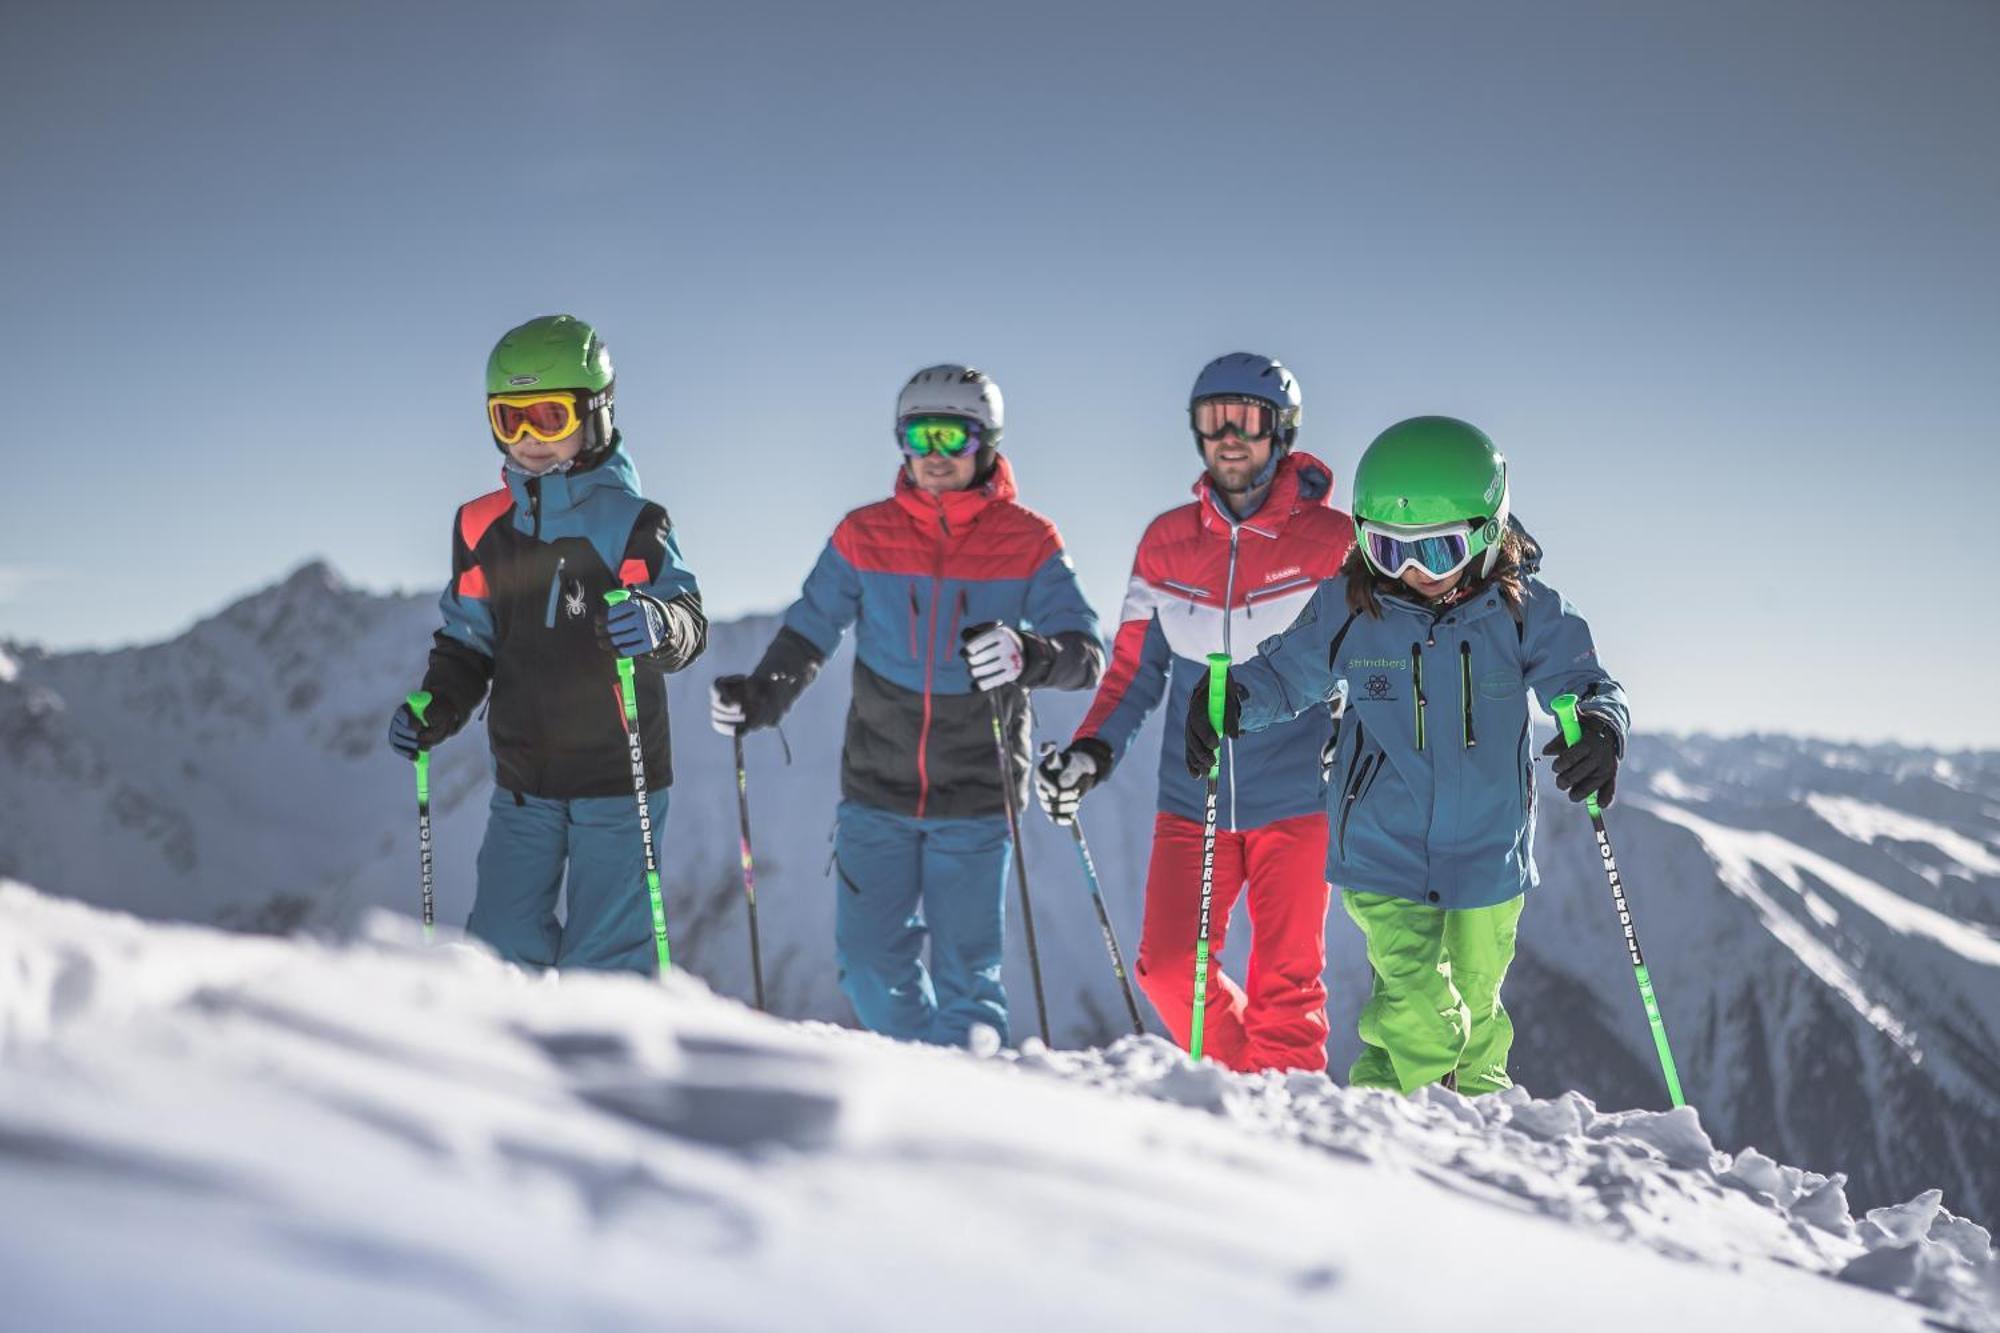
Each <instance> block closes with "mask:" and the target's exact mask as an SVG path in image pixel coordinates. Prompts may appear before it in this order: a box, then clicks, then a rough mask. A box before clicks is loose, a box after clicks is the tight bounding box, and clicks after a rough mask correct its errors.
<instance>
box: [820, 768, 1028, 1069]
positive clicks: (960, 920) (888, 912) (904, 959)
mask: <svg viewBox="0 0 2000 1333" xmlns="http://www.w3.org/2000/svg"><path fill="white" fill-rule="evenodd" d="M833 853H834V865H835V867H836V869H837V870H838V872H839V880H840V885H839V889H838V893H839V900H838V906H837V907H836V908H835V910H834V919H833V938H834V948H835V951H836V952H837V953H838V955H839V959H840V988H841V990H842V991H844V992H846V994H847V998H848V1000H849V1002H851V1003H852V1004H853V1005H854V1012H855V1014H856V1015H857V1016H858V1017H859V1018H860V1019H861V1022H862V1024H863V1025H864V1026H866V1027H867V1028H869V1029H870V1030H871V1031H875V1032H880V1033H884V1034H885V1035H887V1036H891V1037H898V1038H901V1039H903V1040H906V1041H928V1042H935V1043H937V1044H939V1045H944V1046H961V1045H964V1043H965V1038H966V1033H967V1031H968V1029H970V1027H971V1026H972V1024H974V1023H985V1024H988V1025H990V1026H992V1027H993V1028H995V1029H997V1030H998V1031H999V1033H1000V1039H1001V1040H1002V1041H1005V1040H1006V1038H1007V993H1006V991H1005V990H1004V989H1002V987H1001V984H1000V954H1001V946H1002V942H1003V940H1004V938H1005V935H1006V926H1007V896H1006V889H1007V870H1008V862H1009V860H1010V859H1011V857H1012V855H1013V845H1012V843H1011V841H1010V840H1009V838H1008V835H1007V819H1006V816H1004V815H986V816H981V817H977V818H971V819H918V818H915V817H914V816H910V815H899V814H893V813H891V812H889V811H887V810H878V809H876V808H875V807H873V806H868V805H862V804H859V803H858V802H855V801H842V802H841V804H840V814H839V819H838V822H837V823H836V824H835V826H834V843H833ZM927 938H928V940H929V941H930V965H929V966H928V967H926V966H925V964H924V959H923V957H922V954H923V947H924V941H925V940H926V939H927Z"/></svg>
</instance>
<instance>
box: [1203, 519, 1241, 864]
mask: <svg viewBox="0 0 2000 1333" xmlns="http://www.w3.org/2000/svg"><path fill="white" fill-rule="evenodd" d="M1241 536H1242V528H1241V527H1239V526H1238V525H1237V524H1235V523H1231V524H1230V525H1229V573H1228V575H1227V576H1226V577H1225V578H1224V580H1223V584H1222V651H1223V652H1225V653H1228V654H1229V660H1230V661H1231V662H1234V661H1235V660H1236V654H1235V652H1234V651H1233V650H1232V649H1231V648H1230V646H1229V620H1230V615H1229V604H1230V602H1232V601H1234V600H1235V598H1236V543H1237V541H1238V539H1239V538H1240V537H1241ZM1245 610H1246V611H1247V610H1248V608H1247V607H1246V608H1245ZM1196 688H1197V689H1206V688H1207V679H1206V677H1204V678H1203V683H1202V684H1201V685H1198V686H1196ZM1222 745H1223V748H1224V749H1225V750H1227V751H1228V753H1229V829H1230V832H1232V833H1233V832H1235V831H1236V739H1235V738H1234V737H1233V736H1225V737H1224V738H1223V740H1222Z"/></svg>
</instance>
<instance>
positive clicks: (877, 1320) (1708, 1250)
mask: <svg viewBox="0 0 2000 1333" xmlns="http://www.w3.org/2000/svg"><path fill="white" fill-rule="evenodd" d="M0 919H4V920H5V921H6V922H7V924H8V929H7V931H6V933H5V934H4V936H0V1197H4V1198H5V1199H6V1200H7V1203H8V1213H9V1216H10V1218H12V1219H15V1222H16V1224H15V1225H10V1226H9V1227H8V1228H7V1230H6V1235H5V1238H4V1239H0V1293H4V1295H0V1303H3V1304H0V1309H4V1315H0V1322H4V1323H5V1324H6V1325H7V1326H9V1327H19V1328H38V1329H39V1328H78V1327H132V1326H134V1325H135V1321H136V1324H137V1325H138V1326H143V1327H146V1328H149V1329H165V1330H179V1329H203V1330H210V1329H231V1328H245V1329H248V1328H276V1327H283V1328H288V1329H321V1328H324V1329H351V1328H362V1327H400V1328H408V1327H424V1328H429V1329H457V1328H466V1329H489V1328H503V1327H521V1328H591V1329H617V1328H639V1327H665V1328H677V1329H777V1328H814V1329H856V1330H871V1331H872V1330H884V1329H903V1328H910V1329H919V1328H922V1329H933V1328H938V1327H950V1328H955V1329H966V1330H980V1329H1020V1328H1031V1327H1042V1328H1093V1329H1100V1328H1125V1327H1131V1328H1149V1329H1171V1328H1196V1327H1201V1328H1211V1327H1249V1328H1305V1327H1320V1328H1334V1327H1338V1328H1367V1329H1450V1330H1458V1329H1462V1328H1464V1327H1466V1326H1467V1312H1468V1310H1472V1309H1476V1310H1477V1312H1478V1314H1477V1319H1476V1325H1477V1327H1479V1328H1481V1329H1490V1330H1495V1333H1504V1331H1505V1330H1513V1329H1521V1330H1527V1329H1533V1330H1538V1331H1539V1330H1547V1329H1552V1328H1558V1329H1570V1328H1577V1329H1581V1328H1605V1327H1618V1328H1624V1329H1640V1330H1643V1329H1674V1330H1683V1329H1686V1328H1689V1327H1696V1328H1700V1327H1708V1328H1748V1327H1755V1328H1766V1329H1801V1330H1804V1329H1810V1330H1814V1331H1815V1333H1839V1331H1840V1330H1855V1331H1856V1333H1861V1331H1862V1330H1866V1331H1867V1333H1889V1331H1892V1330H1911V1333H1915V1330H1918V1329H1921V1328H1927V1327H1931V1328H1934V1327H1950V1328H1961V1329H1970V1330H1995V1329H2000V1287H1996V1283H1995V1279H1996V1266H1995V1261H1994V1257H1993V1252H1992V1247H1991V1243H1990V1238H1989V1237H1988V1235H1987V1234H1986V1232H1985V1231H1983V1230H1982V1229H1981V1228H1979V1227H1977V1226H1974V1225H1973V1224H1971V1223H1969V1222H1966V1221H1963V1220H1961V1219H1958V1218H1955V1217H1953V1216H1952V1215H1951V1214H1950V1213H1948V1212H1946V1211H1943V1210H1941V1209H1940V1207H1939V1205H1938V1199H1937V1196H1936V1194H1935V1193H1934V1192H1932V1193H1927V1194H1924V1195H1921V1196H1919V1197H1917V1198H1914V1199H1911V1200H1909V1201H1907V1202H1905V1203H1903V1204H1901V1205H1898V1206H1896V1207H1894V1208H1887V1209H1881V1210H1877V1211H1875V1212H1872V1213H1870V1214H1868V1215H1867V1216H1866V1217H1863V1218H1860V1219H1856V1218H1854V1217H1852V1216H1851V1215H1850V1213H1849V1210H1848V1204H1847V1201H1846V1199H1845V1197H1844V1196H1843V1193H1842V1189H1841V1184H1840V1181H1839V1180H1838V1178H1827V1177H1823V1176H1819V1175H1815V1174H1812V1173H1809V1172H1804V1171H1800V1170H1798V1169H1796V1168H1793V1167H1788V1166H1782V1165H1780V1164H1778V1163H1776V1162H1774V1161H1772V1160H1771V1159H1770V1158H1768V1157H1765V1156H1763V1155H1761V1154H1758V1153H1754V1152H1745V1153H1742V1154H1739V1155H1736V1156H1735V1157H1733V1158H1732V1157H1730V1156H1728V1155H1725V1154H1721V1153H1717V1152H1715V1151H1714V1150H1713V1148H1712V1146H1711V1144H1710V1143H1709V1141H1708V1139H1707V1137H1706V1136H1705V1135H1704V1133H1703V1132H1702V1129H1701V1126H1700V1122H1699V1120H1698V1118H1697V1116H1696V1113H1695V1112H1694V1111H1693V1110H1692V1109H1691V1108H1690V1109H1683V1110H1681V1111H1677V1112H1672V1113H1666V1114H1655V1113H1651V1112H1627V1113H1623V1114H1617V1115H1604V1114H1600V1113H1598V1112H1597V1111H1596V1110H1595V1109H1594V1108H1593V1107H1592V1106H1591V1104H1590V1103H1589V1102H1588V1101H1587V1100H1586V1099H1584V1098H1583V1097H1581V1096H1579V1095H1577V1094H1573V1093H1572V1094H1565V1095H1564V1096H1561V1097H1559V1098H1556V1099H1553V1100H1545V1101H1535V1100H1531V1099H1530V1098H1529V1097H1528V1096H1527V1095H1526V1094H1525V1093H1521V1092H1519V1091H1518V1090H1517V1091H1515V1092H1513V1093H1509V1094H1505V1095H1501V1096H1495V1097H1487V1098H1483V1099H1480V1100H1479V1101H1476V1102H1474V1101H1467V1100H1465V1099H1463V1098H1461V1097H1459V1096H1458V1095H1457V1094H1455V1093H1448V1092H1444V1091H1442V1090H1429V1091H1427V1092H1426V1093H1424V1094H1423V1095H1420V1096H1419V1097H1417V1098H1415V1099H1409V1100H1406V1099H1403V1098H1400V1097H1396V1096H1393V1095H1390V1094H1386V1093H1381V1092H1352V1091H1348V1090H1345V1089H1343V1088H1340V1087H1338V1086H1336V1085H1335V1084H1334V1083H1333V1082H1331V1081H1330V1080H1328V1079H1327V1078H1325V1077H1324V1076H1320V1075H1306V1074H1294V1075H1291V1076H1279V1075H1264V1076H1259V1077H1256V1078H1245V1077H1241V1076H1237V1075H1232V1074H1228V1073H1225V1072H1223V1071H1221V1070H1218V1069H1216V1068H1215V1067H1213V1066H1204V1067H1202V1068H1200V1069H1191V1068H1189V1067H1188V1066H1187V1065H1186V1063H1185V1060H1184V1057H1182V1056H1181V1055H1180V1054H1179V1053H1178V1052H1177V1051H1174V1050H1173V1049H1172V1048H1170V1047H1169V1046H1167V1044H1166V1043H1165V1042H1163V1041H1161V1040H1159V1039H1157V1038H1126V1039H1124V1040H1121V1041H1120V1042H1119V1043H1118V1044H1116V1045H1115V1046H1112V1047H1110V1048H1109V1049H1105V1050H1089V1051H1080V1052H1056V1053H1050V1052H1047V1051H1045V1050H1043V1049H1042V1048H1041V1046H1040V1044H1039V1043H1038V1042H1031V1043H1029V1045H1028V1047H1027V1049H1025V1050H1024V1051H1022V1052H1019V1053H1009V1054H1006V1055H1004V1056H1002V1057H1000V1058H998V1059H994V1060H989V1061H983V1062H982V1061H980V1060H977V1059H975V1058H973V1057H972V1056H970V1055H967V1054H963V1053H960V1052H955V1051H940V1050H932V1049H925V1048H919V1047H911V1046H904V1045H899V1044H897V1043H893V1042H889V1041H885V1040H882V1039H879V1038H875V1037H871V1036H867V1035H863V1034H858V1033H852V1032H847V1031H844V1030H842V1029H839V1028H834V1027H831V1026H826V1025H817V1024H785V1023H780V1022H778V1021H775V1020H772V1019H768V1018H764V1017H762V1016H760V1015H757V1014H755V1013H753V1012H751V1011H749V1010H747V1009H746V1008H744V1007H743V1006H741V1005H739V1004H737V1003H734V1002H731V1001H727V1000H723V999H718V998H716V997H714V996H713V995H711V994H710V993H709V992H708V990H707V989H706V988H705V987H704V986H703V985H702V984H701V983H700V982H698V981H696V980H695V979H693V978H692V977H690V976H688V975H686V974H681V975H679V976H676V977H674V978H672V979H671V980H670V981H669V983H668V984H667V985H664V986H662V985H659V984H657V983H654V982H652V981H650V980H647V979H644V978H638V977H593V976H574V977H565V978H562V979H561V980H560V981H557V980H554V979H543V980H536V979H530V978H528V977H525V976H523V975H522V974H520V973H518V972H516V971H514V970H512V969H509V968H506V967H503V966H501V965H500V964H498V963H497V962H495V961H494V960H492V959H491V957H490V956H488V955H485V954H483V953H481V952H479V951H477V950H474V949H470V948H465V947H462V946H446V947H441V948H430V949H427V948H425V947H424V946H423V945H422V944H421V942H420V940H419V939H417V938H416V932H415V931H414V930H413V929H411V927H410V926H409V925H408V924H407V922H406V921H402V920H400V919H397V918H390V917H386V916H385V917H381V918H379V919H378V920H377V921H375V922H372V923H369V924H368V926H367V927H366V929H365V930H364V938H363V939H361V940H360V941H358V942H355V943H350V944H346V945H340V946H325V945H318V944H314V943H310V942H306V941H301V940H295V939H271V938H258V937H254V936H247V935H242V934H228V933H223V932H217V931H213V930H209V929H205V928H199V927H191V926H179V925H161V924H147V923H143V922H141V921H139V920H138V919H136V918H132V917H129V916H124V915H112V914H108V913H105V912H102V911H99V910H96V909H92V908H89V907H85V906H83V905H81V904H77V903H74V902H67V901H63V900H60V899H55V898H50V897H44V896H42V895H39V894H37V893H35V892H33V891H31V890H29V889H27V888H25V887H23V886H20V885H18V884H12V883H0ZM20 1219H33V1222H32V1225H25V1226H24V1225H19V1224H18V1223H19V1221H20Z"/></svg>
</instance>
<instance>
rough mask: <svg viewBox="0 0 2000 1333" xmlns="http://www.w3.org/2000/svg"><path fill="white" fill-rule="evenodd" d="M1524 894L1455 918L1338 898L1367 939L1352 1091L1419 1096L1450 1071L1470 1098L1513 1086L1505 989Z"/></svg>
mask: <svg viewBox="0 0 2000 1333" xmlns="http://www.w3.org/2000/svg"><path fill="white" fill-rule="evenodd" d="M1525 898H1526V895H1525V894H1524V895H1521V896H1518V897H1514V898H1510V899H1508V900H1507V901H1506V902H1504V903H1497V904H1495V905H1494V906H1492V907H1479V908H1474V909H1472V910H1470V911H1463V912H1449V911H1445V910H1443V909H1440V908H1436V907H1426V906H1424V905H1423V904H1422V903H1413V902H1411V901H1410V900H1408V899H1407V898H1395V897H1391V896H1389V895H1388V894H1382V893H1354V892H1343V893H1342V894H1341V895H1340V899H1341V903H1342V905H1344V906H1345V907H1346V908H1347V914H1348V916H1350V917H1352V918H1353V919H1354V924H1355V925H1357V926H1360V927H1361V933H1362V934H1363V935H1365V936H1366V937H1367V939H1368V967H1369V971H1370V972H1372V973H1373V977H1372V979H1371V981H1370V986H1369V992H1368V1003H1367V1004H1365V1005H1364V1006H1362V1009H1361V1043H1362V1052H1361V1058H1360V1059H1358V1060H1356V1061H1355V1062H1354V1067H1353V1068H1352V1069H1350V1070H1349V1071H1348V1073H1347V1082H1348V1086H1350V1087H1355V1088H1395V1089H1397V1090H1398V1091H1401V1092H1413V1091H1415V1090H1416V1089H1418V1088H1421V1087H1423V1086H1424V1085H1425V1084H1426V1083H1436V1082H1438V1081H1439V1080H1440V1079H1442V1078H1443V1077H1444V1076H1445V1075H1446V1074H1449V1073H1452V1072H1454V1071H1456V1073H1457V1084H1458V1090H1459V1091H1460V1092H1462V1093H1464V1094H1466V1095H1467V1096H1475V1095H1477V1094H1479V1093H1482V1092H1497V1091H1499V1090H1500V1089H1501V1088H1506V1087H1511V1086H1513V1080H1512V1079H1510V1078H1508V1077H1507V1052H1508V1050H1509V1048H1511V1047H1512V1046H1513V1044H1514V1024H1513V1022H1512V1020H1510V1019H1509V1018H1508V1017H1507V1011H1506V1009H1504V1008H1503V1007H1501V1004H1500V983H1501V982H1502V981H1504V980H1506V977H1507V965H1508V964H1509V963H1512V962H1513V961H1514V934H1515V931H1516V929H1517V928H1518V927H1519V925H1520V921H1521V904H1522V902H1523V901H1524V900H1525Z"/></svg>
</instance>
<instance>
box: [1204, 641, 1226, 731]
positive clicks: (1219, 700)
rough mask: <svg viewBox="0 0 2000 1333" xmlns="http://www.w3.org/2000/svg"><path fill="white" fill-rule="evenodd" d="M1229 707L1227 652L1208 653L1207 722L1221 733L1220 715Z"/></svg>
mask: <svg viewBox="0 0 2000 1333" xmlns="http://www.w3.org/2000/svg"><path fill="white" fill-rule="evenodd" d="M1228 708H1229V654H1228V653H1210V654H1209V655H1208V724H1209V725H1210V726H1211V727H1214V728H1215V734H1216V736H1217V738H1218V739H1219V738H1220V737H1221V735H1222V717H1223V714H1224V713H1225V712H1227V711H1228Z"/></svg>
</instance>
